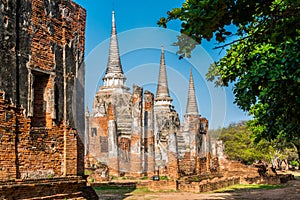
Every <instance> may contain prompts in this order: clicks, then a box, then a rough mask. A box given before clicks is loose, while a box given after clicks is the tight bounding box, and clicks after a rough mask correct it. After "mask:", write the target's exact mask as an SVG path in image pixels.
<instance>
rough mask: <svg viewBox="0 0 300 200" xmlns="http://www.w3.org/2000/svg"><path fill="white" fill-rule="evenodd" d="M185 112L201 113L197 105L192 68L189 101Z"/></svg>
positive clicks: (191, 113)
mask: <svg viewBox="0 0 300 200" xmlns="http://www.w3.org/2000/svg"><path fill="white" fill-rule="evenodd" d="M185 114H190V115H199V112H198V105H197V100H196V94H195V87H194V79H193V72H192V68H191V70H190V84H189V93H188V102H187V106H186V113H185Z"/></svg>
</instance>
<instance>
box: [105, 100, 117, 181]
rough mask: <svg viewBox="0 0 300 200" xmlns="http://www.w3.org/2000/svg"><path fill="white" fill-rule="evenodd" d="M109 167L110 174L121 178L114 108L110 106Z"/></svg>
mask: <svg viewBox="0 0 300 200" xmlns="http://www.w3.org/2000/svg"><path fill="white" fill-rule="evenodd" d="M107 113H108V167H109V174H110V175H114V176H119V160H118V144H117V127H116V121H115V115H114V111H113V106H112V105H111V104H109V105H108V109H107Z"/></svg>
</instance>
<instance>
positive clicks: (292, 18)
mask: <svg viewBox="0 0 300 200" xmlns="http://www.w3.org/2000/svg"><path fill="white" fill-rule="evenodd" d="M176 19H179V20H180V21H181V22H182V24H181V33H182V35H180V36H178V41H177V42H175V45H177V46H178V47H179V50H178V54H179V55H180V57H184V56H187V57H190V55H191V51H192V50H193V49H194V48H195V47H196V45H198V44H201V42H202V40H203V39H205V40H208V41H210V40H211V39H212V38H214V39H216V41H218V42H219V44H218V46H216V47H215V48H225V47H228V48H227V50H226V55H225V56H224V57H222V58H221V59H220V60H218V61H217V62H215V63H213V64H212V65H211V66H210V68H209V72H208V73H207V75H206V76H207V79H208V80H210V81H214V82H215V83H216V85H219V86H228V84H229V83H233V84H234V91H233V92H234V94H235V103H236V104H237V105H238V106H239V107H240V108H241V109H242V110H244V111H247V112H249V113H250V114H252V115H253V116H254V121H252V122H251V125H252V128H253V131H254V132H255V133H256V136H257V139H261V138H266V139H275V138H284V139H288V140H290V141H293V142H294V144H295V145H296V147H297V149H298V154H299V157H300V126H299V125H300V123H299V122H300V121H299V120H300V112H299V110H300V1H297V0H264V1H263V0H252V1H248V0H186V1H185V3H183V4H182V7H181V8H174V9H172V10H171V11H169V12H168V13H167V17H166V18H165V17H162V18H161V19H160V20H159V22H158V24H159V25H161V26H164V27H166V26H167V23H168V22H169V21H171V20H176ZM233 26H234V27H236V28H232V27H233Z"/></svg>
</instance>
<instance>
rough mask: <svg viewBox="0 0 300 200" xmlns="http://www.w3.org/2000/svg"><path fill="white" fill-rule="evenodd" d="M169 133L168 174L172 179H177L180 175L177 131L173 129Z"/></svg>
mask: <svg viewBox="0 0 300 200" xmlns="http://www.w3.org/2000/svg"><path fill="white" fill-rule="evenodd" d="M170 131H171V132H170V133H169V134H168V139H167V140H168V163H167V167H168V174H169V178H170V179H171V180H176V179H177V178H178V177H179V176H178V170H179V168H178V158H177V155H178V152H177V141H176V133H175V132H174V131H173V130H170Z"/></svg>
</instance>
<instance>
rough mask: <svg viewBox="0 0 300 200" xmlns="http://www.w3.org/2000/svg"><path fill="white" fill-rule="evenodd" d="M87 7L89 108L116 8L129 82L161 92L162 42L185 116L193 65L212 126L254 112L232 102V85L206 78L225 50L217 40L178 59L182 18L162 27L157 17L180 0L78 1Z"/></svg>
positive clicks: (204, 111) (176, 103)
mask: <svg viewBox="0 0 300 200" xmlns="http://www.w3.org/2000/svg"><path fill="white" fill-rule="evenodd" d="M74 1H75V2H76V3H78V4H79V5H81V6H83V7H84V8H85V9H86V10H87V24H86V43H85V44H86V52H85V60H86V88H85V89H86V94H85V101H86V104H88V106H89V108H91V106H92V100H93V97H94V94H95V91H96V90H97V86H98V85H99V84H100V85H101V84H102V80H101V78H102V76H103V73H104V71H105V68H106V64H107V56H108V47H109V36H110V32H111V12H112V10H115V13H116V14H115V17H116V25H117V32H118V39H119V48H120V55H121V62H122V66H123V70H124V73H125V75H126V77H127V82H126V84H127V86H129V87H130V88H131V87H132V84H137V85H140V86H143V88H144V90H150V91H151V92H153V93H154V94H155V93H156V83H157V79H158V69H159V61H160V52H161V50H160V49H161V45H164V47H165V58H166V65H167V75H168V82H169V90H170V94H171V97H172V98H173V100H174V101H173V105H174V106H175V109H176V110H177V111H178V112H179V114H180V117H181V119H182V116H183V115H184V112H185V108H186V100H187V90H188V78H189V71H190V68H192V70H193V75H194V81H195V89H196V94H197V101H198V106H199V110H200V114H201V115H202V116H204V117H206V118H208V120H209V121H210V128H217V127H220V126H227V125H228V124H230V123H231V122H238V121H241V120H245V119H249V118H250V117H249V116H248V115H247V114H246V113H244V112H242V111H241V110H240V109H239V108H238V107H237V106H236V105H234V104H233V101H234V96H233V94H232V88H231V87H229V88H215V87H214V85H213V83H211V82H207V81H206V80H205V74H206V72H207V69H208V67H209V65H210V64H211V63H212V62H213V61H214V60H218V59H219V58H220V57H221V56H222V55H224V53H225V52H224V51H223V52H221V53H220V50H213V47H214V46H215V42H210V43H208V42H203V44H202V45H201V46H198V47H197V48H196V49H195V51H194V52H193V54H192V58H191V59H182V60H179V59H178V56H177V55H176V51H177V47H174V46H172V43H173V42H175V41H176V36H177V35H178V34H179V32H178V31H179V28H180V22H179V21H175V22H171V23H170V24H169V25H168V28H167V29H163V28H159V27H158V26H157V24H156V23H157V21H158V20H159V18H160V17H162V16H166V12H167V11H168V10H170V9H172V8H174V7H180V6H181V4H182V3H183V1H179V0H151V1H150V0H144V1H137V0H126V1H120V0H118V1H117V0H115V1H112V0H106V1H99V0H89V1H87V0H74Z"/></svg>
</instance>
